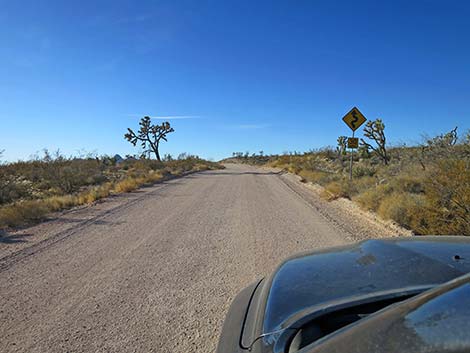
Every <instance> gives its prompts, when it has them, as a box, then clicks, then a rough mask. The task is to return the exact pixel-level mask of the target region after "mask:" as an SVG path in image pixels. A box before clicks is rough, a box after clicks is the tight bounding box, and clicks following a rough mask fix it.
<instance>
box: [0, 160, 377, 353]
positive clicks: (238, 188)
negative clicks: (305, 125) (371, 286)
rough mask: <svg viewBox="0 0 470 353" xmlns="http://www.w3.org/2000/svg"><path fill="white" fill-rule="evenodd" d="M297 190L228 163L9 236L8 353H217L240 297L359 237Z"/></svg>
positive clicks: (0, 299) (4, 338)
mask: <svg viewBox="0 0 470 353" xmlns="http://www.w3.org/2000/svg"><path fill="white" fill-rule="evenodd" d="M297 187H298V188H301V187H302V186H301V185H299V186H296V185H295V183H294V182H292V181H289V180H288V179H287V178H284V177H283V176H282V175H279V174H278V173H275V172H272V171H265V170H260V169H255V168H253V167H247V166H239V165H228V166H227V169H225V170H219V171H208V172H202V173H197V174H192V175H189V176H186V177H184V178H180V179H175V180H171V181H168V182H165V183H162V184H159V185H156V186H153V187H150V188H146V189H142V190H140V191H138V192H135V193H131V194H126V195H119V196H115V197H111V198H110V199H109V200H106V201H105V202H103V203H100V204H97V205H95V206H92V207H87V208H84V209H79V210H74V211H71V212H66V213H64V214H62V215H60V216H59V217H57V218H56V219H54V220H51V221H49V222H46V223H43V224H40V225H37V226H35V227H31V228H29V229H26V230H23V231H21V232H17V233H13V234H10V235H8V236H7V237H4V238H3V241H2V242H0V351H1V352H171V353H175V352H184V353H188V352H214V351H215V348H216V344H217V339H218V335H219V333H220V329H221V326H222V323H223V320H224V317H225V313H226V310H227V309H228V306H229V304H230V302H231V300H232V299H233V297H234V296H235V295H236V293H237V292H238V291H239V290H240V289H242V288H243V287H245V286H247V285H248V284H250V283H251V282H253V281H255V280H256V279H258V278H260V277H262V276H264V275H265V274H267V273H269V272H270V271H272V270H273V269H274V268H275V266H276V265H277V264H278V263H279V262H280V261H282V260H283V259H284V258H285V257H287V256H290V255H292V254H294V253H296V252H299V251H305V250H309V249H313V248H319V247H324V246H334V245H339V244H344V243H346V242H351V241H352V240H354V239H356V238H357V234H355V235H354V234H352V231H351V230H348V229H347V227H345V226H344V224H343V223H347V222H342V221H341V220H334V219H332V218H331V217H329V216H328V215H327V214H325V213H324V212H319V206H318V205H315V204H314V202H315V200H314V199H310V200H309V199H308V197H306V196H304V195H303V193H304V194H305V190H303V191H299V192H296V190H295V188H297ZM299 190H300V189H299ZM377 235H380V234H377Z"/></svg>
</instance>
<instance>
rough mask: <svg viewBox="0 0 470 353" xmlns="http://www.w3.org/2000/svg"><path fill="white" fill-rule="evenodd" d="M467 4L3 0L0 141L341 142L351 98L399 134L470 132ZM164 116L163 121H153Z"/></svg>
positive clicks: (21, 153)
mask: <svg viewBox="0 0 470 353" xmlns="http://www.w3.org/2000/svg"><path fill="white" fill-rule="evenodd" d="M469 18H470V2H468V1H452V0H451V1H387V2H385V1H314V0H311V1H287V0H286V1H244V0H238V1H221V0H218V1H204V0H198V1H195V0H194V1H176V0H168V1H119V0H114V1H39V0H35V1H21V0H18V1H1V6H0V43H1V45H0V77H1V80H0V122H1V130H0V131H1V135H0V136H1V138H0V150H1V149H5V153H4V159H7V160H15V159H19V158H21V159H25V158H28V157H29V156H30V155H32V154H34V153H35V152H36V151H40V150H41V149H43V148H48V149H51V150H55V149H57V148H60V149H61V151H63V152H64V153H65V154H75V153H77V151H78V150H82V149H85V150H87V151H96V152H97V153H99V154H115V153H120V154H122V155H125V154H127V153H137V152H138V150H137V149H135V148H134V147H132V146H131V145H130V144H129V143H128V142H126V141H125V140H124V139H123V134H124V133H125V131H126V128H127V127H137V123H138V119H139V118H140V117H141V116H143V115H150V116H152V117H159V116H163V117H170V118H171V120H170V121H171V123H172V125H173V126H174V128H175V130H176V132H175V133H174V134H173V135H171V136H169V142H168V143H166V144H164V145H163V146H162V151H161V152H162V153H163V154H165V153H171V154H173V155H177V154H178V153H180V152H190V153H195V154H198V155H200V156H202V157H206V158H213V159H219V158H223V157H225V156H229V155H231V153H232V152H234V151H250V152H254V151H260V150H263V151H265V152H267V153H281V152H283V151H293V150H297V151H305V150H309V149H311V148H316V147H321V146H325V145H334V144H335V141H336V137H337V136H338V135H345V134H348V132H349V131H348V128H347V127H346V126H345V125H344V123H343V122H342V121H341V117H342V116H343V115H344V114H345V113H346V112H347V111H348V110H349V109H350V108H351V107H352V106H355V105H356V106H358V107H359V109H360V110H361V111H362V112H363V113H364V115H365V116H366V117H367V118H368V119H375V118H377V117H381V118H382V119H383V120H384V121H385V124H386V131H387V132H388V136H389V140H390V141H391V142H392V143H399V142H406V143H413V142H419V141H420V138H421V135H423V134H429V135H433V134H436V133H439V132H443V131H446V130H450V129H451V128H453V127H454V126H459V129H460V130H465V129H467V128H469V127H470V124H469V122H470V39H469V38H470V21H469ZM156 121H158V119H157V120H156Z"/></svg>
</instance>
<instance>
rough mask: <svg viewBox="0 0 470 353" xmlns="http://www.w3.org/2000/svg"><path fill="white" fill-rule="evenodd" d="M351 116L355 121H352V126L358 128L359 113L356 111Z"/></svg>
mask: <svg viewBox="0 0 470 353" xmlns="http://www.w3.org/2000/svg"><path fill="white" fill-rule="evenodd" d="M351 115H352V116H353V118H354V119H353V120H351V125H352V127H353V128H356V123H357V122H358V121H359V117H358V116H357V112H356V111H355V110H353V111H352V112H351Z"/></svg>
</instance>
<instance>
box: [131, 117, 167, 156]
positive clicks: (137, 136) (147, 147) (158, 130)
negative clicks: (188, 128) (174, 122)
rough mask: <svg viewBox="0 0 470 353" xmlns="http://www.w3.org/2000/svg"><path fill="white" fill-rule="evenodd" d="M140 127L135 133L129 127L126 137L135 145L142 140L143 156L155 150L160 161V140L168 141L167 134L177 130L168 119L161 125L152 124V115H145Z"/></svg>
mask: <svg viewBox="0 0 470 353" xmlns="http://www.w3.org/2000/svg"><path fill="white" fill-rule="evenodd" d="M139 125H140V128H139V131H137V133H135V132H134V131H133V130H132V129H131V128H127V133H126V134H125V135H124V138H125V139H126V140H127V141H129V142H130V143H132V144H133V145H134V146H135V145H137V143H138V142H140V145H141V147H142V149H143V150H144V151H143V152H142V156H145V154H146V153H147V152H149V151H150V152H153V153H154V154H155V157H156V158H157V160H158V161H161V160H162V159H161V158H160V152H159V147H160V141H161V140H163V141H167V139H166V135H167V134H169V133H171V132H173V131H175V130H174V129H173V128H172V127H171V126H170V123H169V122H168V121H165V122H163V123H161V124H160V125H158V124H157V125H155V124H152V121H151V119H150V117H148V116H146V117H143V118H142V119H141V120H140V122H139Z"/></svg>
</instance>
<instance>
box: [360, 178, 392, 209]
mask: <svg viewBox="0 0 470 353" xmlns="http://www.w3.org/2000/svg"><path fill="white" fill-rule="evenodd" d="M391 191H392V190H391V188H390V186H389V185H386V184H381V185H377V186H376V187H373V188H370V189H367V190H365V191H363V192H362V193H360V194H359V195H357V196H356V197H355V198H354V200H355V201H357V202H358V203H359V205H361V206H362V207H363V208H364V209H366V210H370V211H377V209H378V208H379V206H380V204H381V203H382V200H383V199H384V198H385V197H387V196H388V195H390V193H391Z"/></svg>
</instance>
